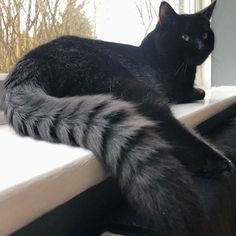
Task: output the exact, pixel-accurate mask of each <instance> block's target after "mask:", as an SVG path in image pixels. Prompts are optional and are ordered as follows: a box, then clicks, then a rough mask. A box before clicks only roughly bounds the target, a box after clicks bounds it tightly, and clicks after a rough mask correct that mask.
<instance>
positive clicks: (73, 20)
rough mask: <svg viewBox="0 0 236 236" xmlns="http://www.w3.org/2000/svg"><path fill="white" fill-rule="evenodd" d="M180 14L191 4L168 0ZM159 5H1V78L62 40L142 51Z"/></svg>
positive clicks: (3, 1) (79, 0)
mask: <svg viewBox="0 0 236 236" xmlns="http://www.w3.org/2000/svg"><path fill="white" fill-rule="evenodd" d="M167 2H169V3H170V4H171V5H172V7H173V8H174V9H175V10H176V11H177V12H178V13H183V12H185V13H188V12H191V11H192V10H193V9H192V5H191V2H195V1H189V0H169V1H167ZM160 3H161V0H119V1H118V0H18V1H15V0H0V58H1V60H0V73H6V72H8V71H9V70H10V68H11V67H12V65H14V64H15V63H16V61H17V60H18V59H19V58H20V57H22V56H23V55H24V54H25V53H26V52H28V51H29V50H30V49H32V48H34V47H36V46H37V45H39V44H42V43H44V42H47V41H49V40H51V39H54V38H56V37H58V36H60V35H66V34H70V35H78V36H82V37H88V38H97V39H102V40H107V41H114V42H120V43H128V44H133V45H139V44H140V43H141V41H142V39H143V38H144V36H145V35H146V34H147V33H148V32H150V31H151V30H153V28H154V27H155V25H156V23H157V20H158V10H159V5H160Z"/></svg>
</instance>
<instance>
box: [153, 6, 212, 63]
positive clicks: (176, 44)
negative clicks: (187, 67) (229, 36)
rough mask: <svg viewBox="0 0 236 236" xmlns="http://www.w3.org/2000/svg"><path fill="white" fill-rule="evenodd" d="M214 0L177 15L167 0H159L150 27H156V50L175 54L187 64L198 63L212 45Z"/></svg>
mask: <svg viewBox="0 0 236 236" xmlns="http://www.w3.org/2000/svg"><path fill="white" fill-rule="evenodd" d="M215 3H216V2H213V3H212V4H211V5H210V6H208V7H207V8H205V9H203V10H202V11H200V12H197V13H195V14H183V15H179V14H177V13H176V12H175V11H174V9H173V8H172V7H171V6H170V5H169V4H168V3H167V2H162V3H161V5H160V10H159V22H158V24H157V27H156V29H155V30H154V31H157V30H158V34H156V36H155V43H156V46H158V49H159V52H160V53H164V54H165V53H167V54H169V55H170V56H173V57H179V58H180V59H181V60H184V61H185V62H186V63H187V64H192V65H200V64H202V63H203V62H204V61H205V59H206V58H207V57H208V55H209V54H210V53H211V52H212V50H213V48H214V33H213V31H212V30H211V28H210V18H211V15H212V12H213V10H214V7H215Z"/></svg>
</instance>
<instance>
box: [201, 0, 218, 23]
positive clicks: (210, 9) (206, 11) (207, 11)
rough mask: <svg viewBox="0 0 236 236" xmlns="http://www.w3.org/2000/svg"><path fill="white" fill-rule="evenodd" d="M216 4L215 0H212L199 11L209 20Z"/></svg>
mask: <svg viewBox="0 0 236 236" xmlns="http://www.w3.org/2000/svg"><path fill="white" fill-rule="evenodd" d="M215 5H216V1H214V2H212V4H211V5H209V6H208V7H206V8H204V9H203V10H201V11H200V13H201V14H202V15H203V16H204V17H206V18H207V19H208V20H210V18H211V16H212V13H213V10H214V8H215Z"/></svg>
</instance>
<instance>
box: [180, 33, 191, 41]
mask: <svg viewBox="0 0 236 236" xmlns="http://www.w3.org/2000/svg"><path fill="white" fill-rule="evenodd" d="M181 38H182V39H183V40H184V41H185V42H189V41H190V37H189V35H187V34H183V35H182V36H181Z"/></svg>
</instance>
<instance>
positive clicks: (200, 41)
mask: <svg viewBox="0 0 236 236" xmlns="http://www.w3.org/2000/svg"><path fill="white" fill-rule="evenodd" d="M195 43H196V46H197V49H198V50H199V51H202V50H203V49H204V46H205V45H204V43H203V42H202V40H200V39H196V41H195Z"/></svg>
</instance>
